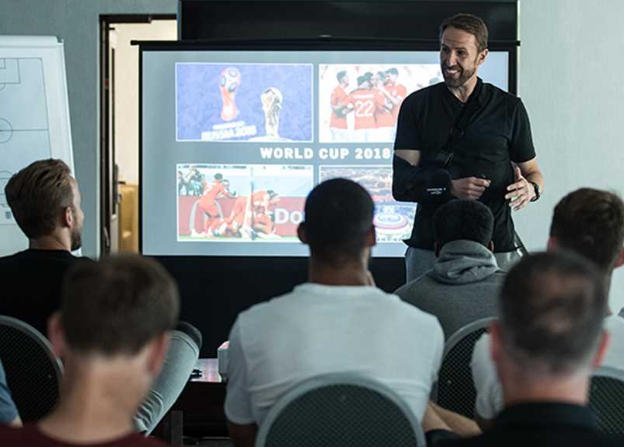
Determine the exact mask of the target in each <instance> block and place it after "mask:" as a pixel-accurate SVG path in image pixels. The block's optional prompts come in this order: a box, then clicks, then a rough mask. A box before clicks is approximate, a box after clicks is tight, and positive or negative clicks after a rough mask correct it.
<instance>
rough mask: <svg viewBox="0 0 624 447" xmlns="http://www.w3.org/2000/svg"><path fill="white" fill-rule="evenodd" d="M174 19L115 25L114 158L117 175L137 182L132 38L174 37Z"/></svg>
mask: <svg viewBox="0 0 624 447" xmlns="http://www.w3.org/2000/svg"><path fill="white" fill-rule="evenodd" d="M177 26H178V25H177V22H176V21H175V20H154V21H152V23H140V24H138V23H126V24H116V25H115V31H114V34H115V37H116V39H115V40H116V42H115V158H116V163H117V164H118V165H119V179H120V180H123V181H126V182H127V183H135V184H138V183H139V47H138V46H136V45H130V41H132V40H177V37H178V36H177V33H178V28H177Z"/></svg>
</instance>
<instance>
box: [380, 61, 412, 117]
mask: <svg viewBox="0 0 624 447" xmlns="http://www.w3.org/2000/svg"><path fill="white" fill-rule="evenodd" d="M398 78H399V70H397V69H396V68H394V67H392V68H390V69H388V70H386V79H385V81H384V88H385V90H386V91H387V92H388V94H389V97H390V103H391V110H392V115H393V117H394V123H395V125H396V120H397V117H398V116H399V109H400V108H401V104H402V103H403V100H404V99H405V97H406V96H407V88H406V87H405V86H404V85H401V84H398V83H397V81H398Z"/></svg>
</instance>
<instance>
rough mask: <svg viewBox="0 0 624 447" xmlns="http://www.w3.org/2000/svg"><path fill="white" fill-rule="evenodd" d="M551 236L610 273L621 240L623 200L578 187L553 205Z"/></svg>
mask: <svg viewBox="0 0 624 447" xmlns="http://www.w3.org/2000/svg"><path fill="white" fill-rule="evenodd" d="M550 236H551V237H555V238H556V239H557V243H558V244H559V246H560V247H563V248H566V249H568V250H571V251H574V252H576V253H579V254H581V255H583V256H585V257H586V258H587V259H589V260H591V261H593V262H595V263H596V265H598V267H599V268H600V269H601V270H603V272H605V273H610V272H611V270H613V267H614V265H615V261H616V259H617V257H618V254H619V253H620V251H621V250H622V244H623V243H624V202H622V199H620V197H618V196H617V195H616V194H614V193H612V192H609V191H600V190H598V189H592V188H581V189H577V190H576V191H574V192H571V193H570V194H568V195H567V196H565V197H564V198H563V199H561V200H560V201H559V203H558V204H557V206H555V211H554V214H553V219H552V223H551V225H550Z"/></svg>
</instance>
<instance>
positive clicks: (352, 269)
mask: <svg viewBox="0 0 624 447" xmlns="http://www.w3.org/2000/svg"><path fill="white" fill-rule="evenodd" d="M308 281H310V282H312V283H316V284H323V285H326V286H368V285H371V284H370V282H371V280H370V273H369V271H368V267H367V265H366V264H365V263H364V262H362V261H351V262H349V263H346V264H344V265H341V266H339V267H336V266H334V265H326V264H323V263H321V262H318V261H316V260H315V259H313V258H310V268H309V271H308Z"/></svg>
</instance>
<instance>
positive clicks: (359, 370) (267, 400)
mask: <svg viewBox="0 0 624 447" xmlns="http://www.w3.org/2000/svg"><path fill="white" fill-rule="evenodd" d="M373 208H374V205H373V201H372V199H371V197H370V195H369V194H368V192H366V190H365V189H364V188H362V187H361V186H360V185H358V184H357V183H355V182H352V181H350V180H345V179H333V180H328V181H326V182H323V183H321V184H320V185H318V186H317V187H316V188H314V190H312V192H311V193H310V195H309V196H308V198H307V200H306V204H305V221H304V222H302V223H301V225H300V226H299V229H298V235H299V238H300V239H301V241H302V242H303V243H304V244H307V245H308V246H309V247H310V264H309V265H310V266H309V282H308V283H306V284H302V285H300V286H297V287H296V288H295V289H294V290H293V291H292V292H291V293H289V294H286V295H283V296H281V297H278V298H275V299H273V300H271V301H269V302H266V303H262V304H258V305H256V306H254V307H252V308H251V309H249V310H247V311H245V312H242V313H241V314H240V315H239V316H238V318H237V320H236V322H235V324H234V326H233V328H232V330H231V333H230V348H229V369H228V378H229V380H228V384H227V396H226V401H225V414H226V416H227V419H228V421H229V423H230V436H231V437H232V440H233V442H234V445H235V446H237V447H240V446H252V445H253V443H254V440H255V437H256V433H257V429H258V426H260V425H261V424H262V422H263V420H264V418H265V417H266V415H267V412H268V411H269V410H270V409H271V407H272V406H273V405H274V404H275V403H276V402H277V401H278V400H279V399H280V398H281V397H282V396H283V395H284V394H285V393H286V392H288V391H289V390H291V389H292V388H293V387H295V386H296V385H298V384H300V383H301V382H303V381H305V380H306V379H309V378H311V377H314V376H318V375H322V374H327V373H336V372H351V373H354V374H361V375H364V376H367V377H370V378H373V379H376V380H378V381H380V382H382V383H384V384H386V385H387V386H389V387H390V388H392V389H394V391H396V392H397V393H398V394H399V395H401V396H402V397H403V398H404V399H405V401H406V402H407V404H408V405H409V406H410V408H411V409H412V410H413V412H414V414H415V415H416V417H417V418H421V417H422V415H423V413H424V410H425V407H426V404H427V400H428V397H429V392H430V389H431V385H432V383H433V382H435V380H436V376H437V371H438V369H439V366H440V361H441V356H442V349H443V343H444V336H443V333H442V329H441V328H440V324H439V323H438V321H437V320H436V319H435V317H433V316H431V315H428V314H426V313H424V312H422V311H420V310H419V309H416V308H415V307H413V306H410V305H409V304H407V303H404V302H402V301H401V300H400V299H399V298H398V297H397V296H395V295H389V294H386V293H384V292H382V291H381V290H379V289H377V288H376V287H375V286H374V283H373V281H372V276H371V274H370V272H369V271H368V260H369V258H370V253H371V248H372V246H373V245H375V227H374V226H373Z"/></svg>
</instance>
